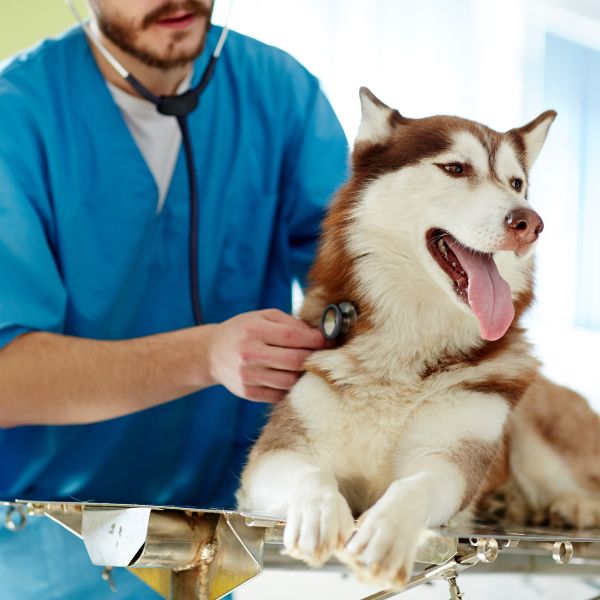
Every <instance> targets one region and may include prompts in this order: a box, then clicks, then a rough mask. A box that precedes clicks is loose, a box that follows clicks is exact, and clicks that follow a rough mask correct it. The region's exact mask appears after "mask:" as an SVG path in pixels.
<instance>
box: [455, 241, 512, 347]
mask: <svg viewBox="0 0 600 600" xmlns="http://www.w3.org/2000/svg"><path fill="white" fill-rule="evenodd" d="M445 241H446V243H447V244H448V245H449V246H450V248H451V249H452V252H454V254H455V255H456V258H458V260H459V262H460V264H461V265H462V266H463V269H464V270H465V271H466V272H467V275H468V277H469V287H468V289H467V294H468V298H469V305H470V306H471V309H472V310H473V312H474V313H475V316H476V317H477V318H478V319H479V331H480V333H481V337H482V338H483V339H484V340H497V339H499V338H501V337H502V336H503V335H504V334H505V333H506V330H507V329H508V328H509V327H510V324H511V323H512V320H513V318H514V316H515V307H514V306H513V303H512V295H511V291H510V286H509V285H508V283H506V281H504V279H502V277H501V276H500V273H498V267H496V263H495V262H494V259H493V258H492V255H491V254H474V253H473V252H472V251H470V250H467V249H466V248H464V247H463V246H461V245H460V244H458V243H456V242H455V241H454V240H450V239H449V238H446V240H445Z"/></svg>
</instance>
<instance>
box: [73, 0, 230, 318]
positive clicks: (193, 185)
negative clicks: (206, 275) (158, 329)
mask: <svg viewBox="0 0 600 600" xmlns="http://www.w3.org/2000/svg"><path fill="white" fill-rule="evenodd" d="M66 2H67V4H68V5H69V7H70V9H71V11H72V12H73V14H74V15H75V18H76V19H77V21H78V22H79V24H80V25H81V27H82V28H83V30H84V31H85V33H86V35H87V36H88V39H90V40H91V41H92V43H93V44H94V45H95V46H96V48H97V49H98V50H99V51H100V52H101V54H102V56H104V58H106V60H107V61H108V62H109V64H110V65H111V66H112V67H113V68H114V69H115V71H116V72H117V73H118V74H119V75H120V76H121V77H122V78H123V79H125V80H126V81H127V82H128V83H129V84H130V85H131V87H132V88H133V89H134V90H135V91H137V92H138V93H139V94H140V95H141V96H142V97H144V98H146V100H148V101H150V102H152V103H153V104H154V105H155V106H156V108H157V110H158V111H159V112H160V113H161V114H164V115H169V116H173V117H175V118H176V119H177V123H178V125H179V129H180V131H181V140H182V144H183V151H184V155H185V163H186V170H187V175H188V187H189V204H190V210H189V218H190V221H189V233H188V237H189V246H188V250H189V257H188V260H189V286H190V299H191V308H192V314H193V318H194V323H195V324H196V325H201V324H202V323H203V315H202V304H201V300H200V269H199V264H198V261H199V233H198V229H199V217H200V214H199V204H200V202H199V194H198V181H197V177H196V169H195V168H194V151H193V146H192V139H191V136H190V130H189V123H188V119H187V117H188V115H189V114H190V113H191V112H192V111H193V110H195V109H196V107H197V106H198V103H199V101H200V97H201V95H202V93H203V92H204V90H205V89H206V87H207V86H208V84H209V82H210V80H211V78H212V76H213V74H214V71H215V67H216V65H217V61H218V59H219V57H220V56H221V51H222V50H223V46H224V44H225V40H226V39H227V34H228V33H229V28H228V26H227V23H228V21H229V15H230V14H231V7H232V5H233V2H231V3H230V5H229V14H228V15H227V21H226V23H225V25H224V26H223V29H222V31H221V35H220V36H219V39H218V41H217V44H216V46H215V49H214V51H213V53H212V55H211V57H210V59H209V61H208V64H207V65H206V68H205V69H204V72H203V73H202V76H201V77H200V81H199V82H198V84H197V85H196V86H195V87H194V88H192V89H190V90H188V91H187V92H184V93H183V94H180V95H179V96H157V95H156V94H153V93H152V92H151V91H150V90H149V89H148V88H146V86H144V85H143V84H142V83H141V82H140V81H139V80H138V79H136V77H134V76H133V75H132V74H131V73H130V72H129V71H127V69H125V67H123V65H121V63H119V61H118V60H117V59H116V58H115V57H114V56H113V55H112V54H111V53H110V52H109V50H108V49H107V48H106V47H105V46H104V44H103V43H102V42H101V40H100V39H99V38H98V37H97V36H96V34H95V32H94V31H93V30H92V28H91V27H90V25H89V23H88V22H86V21H84V20H83V18H82V17H81V16H80V15H79V13H78V12H77V9H76V8H75V6H74V5H73V2H72V0H66Z"/></svg>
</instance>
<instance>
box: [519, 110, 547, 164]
mask: <svg viewBox="0 0 600 600" xmlns="http://www.w3.org/2000/svg"><path fill="white" fill-rule="evenodd" d="M555 118H556V111H555V110H547V111H545V112H543V113H542V114H541V115H540V116H539V117H536V118H535V119H533V121H530V122H529V123H527V125H523V127H518V128H516V129H511V130H510V131H509V132H508V133H509V134H513V135H516V136H518V137H520V138H521V140H522V141H523V144H524V145H525V164H526V165H527V168H528V169H531V165H533V163H534V161H535V159H536V158H537V156H538V154H539V153H540V150H541V149H542V146H543V145H544V142H545V141H546V136H547V135H548V129H550V125H552V122H553V121H554V119H555Z"/></svg>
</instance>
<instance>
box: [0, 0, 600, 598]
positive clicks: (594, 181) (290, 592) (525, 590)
mask: <svg viewBox="0 0 600 600" xmlns="http://www.w3.org/2000/svg"><path fill="white" fill-rule="evenodd" d="M228 6H229V2H228V0H227V1H226V0H217V2H216V7H215V18H214V20H215V22H217V23H222V22H223V20H224V16H225V14H226V12H227V9H228ZM72 22H73V20H72V18H71V15H70V13H69V12H68V10H67V7H66V5H65V3H64V2H63V1H62V0H2V4H1V8H0V59H3V58H5V57H7V56H9V55H10V54H12V53H14V52H16V51H17V50H19V49H22V48H24V47H26V46H29V45H32V44H34V43H36V42H37V41H38V40H39V39H41V38H42V37H45V36H48V35H53V34H56V33H59V32H60V31H62V30H63V29H65V28H66V27H69V26H71V25H72ZM230 25H231V27H232V28H233V29H237V30H238V31H241V32H243V33H246V34H249V35H251V36H253V37H256V38H258V39H260V40H263V41H265V42H267V43H270V44H274V45H276V46H279V47H281V48H283V49H285V50H287V51H288V52H290V53H291V54H292V55H294V56H295V57H296V58H297V59H299V60H300V61H301V62H302V63H303V64H304V65H305V66H306V67H307V68H308V69H310V70H311V71H312V72H313V73H314V74H316V75H317V76H318V77H319V78H320V79H321V82H322V85H323V88H324V90H325V92H326V93H327V95H328V96H329V98H330V100H331V102H332V104H333V106H334V108H335V110H336V112H337V114H338V116H339V118H340V120H341V121H342V124H343V126H344V129H345V131H346V133H347V135H348V137H349V139H350V140H352V138H353V137H354V134H355V132H356V130H357V128H358V123H359V118H360V111H359V103H358V88H359V87H360V86H361V85H366V86H368V87H369V88H370V89H371V90H372V91H373V92H374V93H375V94H376V95H377V96H379V97H380V98H381V99H382V100H383V101H384V102H386V103H387V104H389V105H391V106H393V107H395V108H398V109H399V110H400V112H401V113H403V114H405V115H406V116H410V117H421V116H426V115H431V114H436V113H438V114H439V113H446V114H456V115H460V116H463V117H467V118H470V119H475V120H478V121H481V122H483V123H485V124H487V125H489V126H490V127H492V128H494V129H498V130H505V129H509V128H512V127H515V126H518V125H522V124H524V123H526V122H527V121H529V120H531V119H533V118H534V117H536V116H537V115H538V114H539V113H541V112H542V111H544V110H546V109H548V108H554V109H556V110H557V111H558V118H557V120H556V121H555V123H554V125H553V126H552V128H551V130H550V134H549V137H548V140H547V142H546V146H545V148H544V149H543V151H542V153H541V155H540V158H539V159H538V162H537V163H536V165H535V167H534V169H533V174H532V178H531V179H532V184H531V185H532V187H531V192H530V200H531V202H532V204H533V206H534V207H535V208H536V210H538V212H540V214H541V215H542V217H543V219H544V221H545V225H546V228H545V231H544V233H543V235H542V237H541V239H540V244H539V247H538V253H537V254H538V260H537V284H536V295H537V302H536V305H535V307H534V309H533V310H532V311H531V312H530V313H529V315H528V317H527V324H528V328H529V331H530V337H531V339H532V341H533V342H534V344H535V348H536V352H537V354H538V356H539V357H540V358H541V359H542V361H543V362H544V365H545V366H544V368H545V370H546V372H547V374H548V375H549V376H550V377H551V378H552V379H554V380H555V381H558V382H561V383H564V384H567V385H569V386H570V387H572V388H574V389H576V390H578V391H580V392H581V393H583V394H584V395H586V396H587V397H588V398H589V399H590V401H591V402H592V404H593V405H594V406H595V408H596V409H597V410H599V411H600V386H599V385H598V383H597V380H596V369H597V368H599V367H598V365H597V363H598V358H597V357H598V356H599V355H600V352H599V351H598V347H599V346H600V244H596V243H595V242H596V239H595V236H596V235H599V233H598V232H597V229H598V228H599V226H600V197H599V196H600V168H599V167H598V163H596V161H598V162H599V163H600V0H452V1H448V0H419V1H418V2H417V1H416V0H412V1H409V0H369V1H368V2H367V1H365V0H327V1H324V0H285V1H283V0H237V1H236V2H235V6H234V9H233V13H232V17H231V21H230ZM278 577H282V576H281V575H280V574H269V575H268V576H267V577H265V578H260V579H259V580H258V581H256V582H252V583H250V584H249V585H248V586H247V587H246V588H245V591H242V592H240V594H239V596H238V597H239V598H241V599H242V600H243V599H248V600H250V598H263V599H270V598H273V599H275V598H286V599H289V600H293V599H294V598H305V597H306V596H307V594H308V593H310V595H311V596H312V597H313V598H315V599H317V598H358V597H360V594H359V593H358V591H357V590H358V588H357V587H356V584H354V582H353V581H352V580H347V579H342V578H341V576H338V575H322V574H311V575H306V574H302V575H300V574H294V575H285V577H282V578H281V579H277V578H278ZM324 577H325V578H328V579H323V578H324ZM494 577H495V582H494V585H493V586H490V581H489V579H488V578H487V577H483V576H477V575H465V576H464V577H463V579H464V588H465V590H464V591H467V592H469V593H471V592H472V594H471V595H470V596H469V597H473V598H474V597H477V594H480V595H481V597H483V594H484V593H485V597H487V598H505V597H510V598H557V599H558V598H564V597H565V596H566V595H567V594H568V596H569V598H570V599H571V600H576V599H577V598H582V599H583V598H590V597H591V596H592V595H597V594H599V593H600V592H599V591H598V589H599V588H600V586H599V585H598V582H597V581H596V582H594V581H593V580H589V581H583V580H577V581H575V580H569V579H563V578H561V579H560V580H556V579H551V578H547V577H546V578H544V577H538V578H534V579H526V578H524V577H520V576H494ZM315 578H316V579H315ZM319 578H320V579H319ZM331 586H333V587H331ZM434 588H435V589H436V590H437V591H436V593H433V590H432V589H431V588H423V589H422V590H416V591H414V592H410V593H408V594H407V595H406V597H407V598H415V599H416V598H426V597H427V598H429V597H434V598H444V597H446V596H447V591H446V590H445V589H444V588H443V585H442V584H436V585H435V586H434ZM364 589H366V588H364ZM284 590H285V591H284ZM307 590H308V591H307ZM333 590H336V591H333ZM344 590H345V591H344ZM593 590H596V591H595V592H593ZM364 595H366V594H364ZM403 597H404V596H403Z"/></svg>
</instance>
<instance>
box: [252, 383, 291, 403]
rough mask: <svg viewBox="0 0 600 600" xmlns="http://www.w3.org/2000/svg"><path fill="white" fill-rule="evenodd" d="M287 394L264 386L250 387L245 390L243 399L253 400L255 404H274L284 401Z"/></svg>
mask: <svg viewBox="0 0 600 600" xmlns="http://www.w3.org/2000/svg"><path fill="white" fill-rule="evenodd" d="M286 394H287V392H286V391H284V390H275V389H273V388H269V387H264V386H258V385H257V386H248V387H247V388H246V389H245V390H244V394H243V397H244V398H246V400H252V401H254V402H270V403H271V404H274V403H276V402H279V401H280V400H283V399H284V398H285V395H286Z"/></svg>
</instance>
